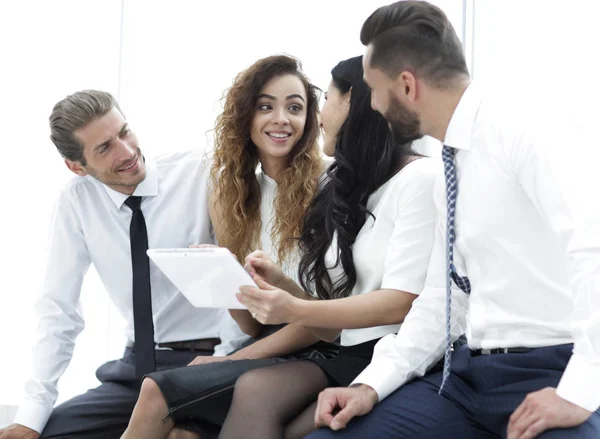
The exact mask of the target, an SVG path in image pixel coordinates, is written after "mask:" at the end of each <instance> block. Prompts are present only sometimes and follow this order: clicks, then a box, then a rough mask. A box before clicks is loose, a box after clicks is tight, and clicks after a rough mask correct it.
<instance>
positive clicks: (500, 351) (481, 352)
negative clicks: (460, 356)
mask: <svg viewBox="0 0 600 439" xmlns="http://www.w3.org/2000/svg"><path fill="white" fill-rule="evenodd" d="M532 350H533V348H498V349H471V352H472V353H473V356H474V357H477V356H478V355H494V354H526V353H527V352H531V351H532Z"/></svg>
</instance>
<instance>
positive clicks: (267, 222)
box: [256, 170, 300, 284]
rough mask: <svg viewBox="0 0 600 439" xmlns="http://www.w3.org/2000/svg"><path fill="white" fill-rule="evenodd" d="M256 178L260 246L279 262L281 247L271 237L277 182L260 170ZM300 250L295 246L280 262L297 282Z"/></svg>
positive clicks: (273, 259) (298, 282) (285, 271)
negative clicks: (258, 200)
mask: <svg viewBox="0 0 600 439" xmlns="http://www.w3.org/2000/svg"><path fill="white" fill-rule="evenodd" d="M256 178H257V180H258V184H259V186H260V219H261V223H262V226H261V229H260V247H261V250H262V251H263V252H264V253H266V254H267V255H268V256H269V258H271V260H272V261H275V262H277V256H278V255H277V252H278V249H279V241H276V242H273V240H272V239H271V231H272V229H273V227H274V226H275V211H274V208H275V206H274V201H275V194H276V192H277V182H276V181H275V180H273V179H272V178H271V177H269V176H268V175H267V174H265V173H264V172H263V171H261V170H259V171H258V172H257V173H256ZM299 262H300V259H299V252H298V246H294V247H293V248H292V249H291V251H290V253H288V255H287V256H286V258H285V260H284V261H279V264H280V266H281V268H282V270H283V272H284V273H285V274H286V276H288V277H290V278H291V279H293V280H294V281H295V282H296V283H297V284H300V281H299V280H298V263H299Z"/></svg>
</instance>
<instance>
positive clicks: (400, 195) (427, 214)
mask: <svg viewBox="0 0 600 439" xmlns="http://www.w3.org/2000/svg"><path fill="white" fill-rule="evenodd" d="M421 160H427V161H428V163H423V164H417V163H415V165H419V166H422V165H425V166H424V167H423V166H422V167H421V168H419V170H420V171H421V172H420V173H419V174H418V175H414V176H413V175H411V176H410V178H406V179H403V180H401V181H399V182H398V183H400V184H398V185H397V188H395V189H396V190H395V193H394V196H395V201H397V203H396V206H395V212H394V213H395V220H394V229H393V231H392V234H391V236H390V237H389V242H388V246H387V252H386V255H385V260H384V267H383V278H382V281H381V289H393V290H400V291H406V292H408V293H412V294H419V293H420V292H421V290H422V289H423V285H424V283H425V277H426V275H427V264H428V262H429V258H430V257H431V249H432V247H433V239H434V235H435V218H436V212H435V203H434V201H433V186H434V183H435V179H436V174H437V170H438V168H437V167H436V166H434V165H433V164H431V165H430V164H429V160H431V159H421ZM440 171H441V169H440Z"/></svg>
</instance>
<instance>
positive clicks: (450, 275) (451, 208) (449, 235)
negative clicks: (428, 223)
mask: <svg viewBox="0 0 600 439" xmlns="http://www.w3.org/2000/svg"><path fill="white" fill-rule="evenodd" d="M442 160H443V161H444V175H445V177H446V205H447V214H448V218H447V224H446V351H445V352H444V374H443V378H442V385H441V386H440V393H441V392H442V389H443V388H444V384H446V380H447V379H448V376H449V375H450V357H451V355H452V339H451V327H452V322H451V317H450V316H451V310H452V281H454V283H455V284H456V285H457V286H458V287H459V288H460V289H461V290H463V291H464V292H465V293H467V294H471V283H470V282H469V279H468V278H467V277H466V276H465V277H461V276H459V275H458V273H457V272H456V267H454V240H455V238H456V235H455V230H454V218H455V215H456V197H457V195H458V185H457V182H456V165H455V164H454V149H452V148H451V147H449V146H445V145H444V147H443V148H442Z"/></svg>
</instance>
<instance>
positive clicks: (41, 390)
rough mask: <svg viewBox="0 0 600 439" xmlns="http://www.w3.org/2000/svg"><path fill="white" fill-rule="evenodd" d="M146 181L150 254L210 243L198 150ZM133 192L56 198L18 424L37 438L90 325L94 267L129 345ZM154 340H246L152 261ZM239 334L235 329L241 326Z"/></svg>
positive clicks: (74, 190)
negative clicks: (86, 304)
mask: <svg viewBox="0 0 600 439" xmlns="http://www.w3.org/2000/svg"><path fill="white" fill-rule="evenodd" d="M146 168H147V175H146V178H145V179H144V181H143V182H142V183H140V184H139V185H138V187H137V188H136V190H135V192H134V194H133V195H137V196H141V197H143V198H142V204H141V208H142V212H143V213H144V217H145V220H146V225H147V229H148V243H149V247H150V248H174V247H187V246H189V245H192V244H199V243H212V242H213V237H212V235H211V225H210V220H209V216H208V205H207V174H208V169H207V166H206V163H205V161H204V160H203V154H202V152H200V151H190V152H183V153H177V154H169V155H165V156H162V157H159V158H158V159H157V160H156V161H155V162H153V163H149V162H147V163H146ZM127 198H128V195H125V194H122V193H120V192H116V191H114V190H112V189H110V188H109V187H107V186H105V185H104V184H102V183H100V182H99V181H98V180H96V179H94V178H92V177H90V176H86V177H75V178H74V179H73V180H72V181H71V182H70V183H69V184H67V185H66V186H65V187H64V188H63V190H62V191H61V193H60V196H59V198H58V201H57V203H56V206H55V210H54V214H53V217H52V222H51V227H50V239H49V248H48V256H47V267H46V274H45V278H44V283H43V286H42V291H41V296H40V297H39V299H38V301H37V303H36V311H37V314H38V317H39V321H40V323H39V330H38V341H37V343H36V345H35V348H34V352H33V362H34V366H33V376H32V377H31V379H30V380H29V381H28V382H27V383H26V386H25V389H26V397H25V400H24V401H23V403H22V405H21V407H20V408H19V412H18V413H17V416H16V419H15V422H16V423H19V424H22V425H25V426H27V427H30V428H32V429H34V430H36V431H38V432H39V431H41V430H42V429H43V428H44V426H45V424H46V422H47V420H48V418H49V416H50V413H51V411H52V406H53V405H54V402H55V401H56V398H57V395H58V392H57V388H56V383H57V381H58V379H59V378H60V377H61V375H62V374H63V372H64V370H65V369H66V367H67V365H68V364H69V361H70V360H71V356H72V354H73V349H74V346H75V339H76V337H77V335H78V334H79V333H80V332H81V330H82V329H83V327H84V319H83V315H82V313H81V308H80V305H79V297H80V293H81V285H82V282H83V278H84V276H85V273H86V271H87V269H88V268H89V266H90V264H94V266H95V267H96V270H97V271H98V274H99V276H100V279H101V280H102V283H103V284H104V287H105V289H106V291H107V292H108V294H109V296H110V298H111V300H112V302H113V303H114V304H115V306H116V307H117V309H118V310H119V312H120V313H121V315H122V316H123V317H124V319H125V320H126V322H127V326H126V334H125V335H126V337H127V338H128V339H129V340H131V341H133V339H134V336H133V334H134V331H133V303H132V266H131V250H130V241H129V224H130V221H131V215H132V213H131V210H130V209H129V208H128V207H127V206H126V205H125V204H124V202H125V200H126V199H127ZM150 281H151V289H152V310H153V320H154V340H155V342H156V343H163V342H171V341H182V340H193V339H201V338H209V337H219V336H220V337H221V339H222V341H223V343H222V344H221V345H220V346H219V347H217V348H218V349H217V353H218V351H219V349H220V350H221V351H223V350H225V351H229V350H231V346H229V343H230V342H233V341H235V339H236V338H237V337H239V336H241V335H242V334H241V331H239V328H237V325H236V327H231V326H230V325H229V324H225V323H224V322H225V321H226V319H225V316H226V314H227V312H226V311H225V310H220V309H201V308H195V307H193V306H192V305H191V304H190V303H189V302H188V301H187V299H186V298H185V297H183V295H181V294H180V293H179V292H178V291H177V289H176V288H175V286H174V285H173V284H172V283H171V282H170V281H169V280H168V279H167V278H166V277H165V276H164V275H163V274H162V272H161V271H160V270H159V269H158V268H157V267H156V265H154V264H153V263H152V261H151V262H150ZM236 328H237V329H236Z"/></svg>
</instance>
